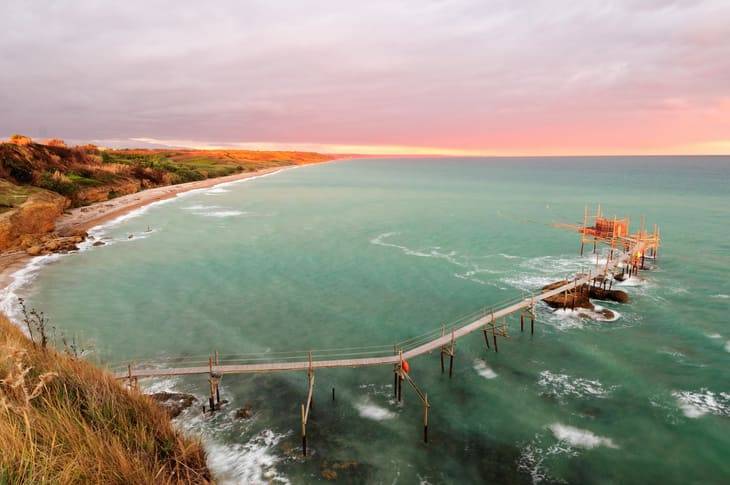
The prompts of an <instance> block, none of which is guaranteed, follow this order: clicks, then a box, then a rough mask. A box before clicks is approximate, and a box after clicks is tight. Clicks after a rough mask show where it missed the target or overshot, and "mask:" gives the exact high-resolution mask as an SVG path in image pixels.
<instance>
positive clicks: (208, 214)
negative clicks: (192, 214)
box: [198, 210, 246, 218]
mask: <svg viewBox="0 0 730 485" xmlns="http://www.w3.org/2000/svg"><path fill="white" fill-rule="evenodd" d="M198 214H199V215H201V216H205V217H218V218H223V217H236V216H242V215H244V214H246V213H245V212H243V211H237V210H220V211H211V212H199V213H198Z"/></svg>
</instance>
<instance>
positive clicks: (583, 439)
mask: <svg viewBox="0 0 730 485" xmlns="http://www.w3.org/2000/svg"><path fill="white" fill-rule="evenodd" d="M549 428H550V431H552V432H553V435H554V436H555V437H556V438H557V439H558V440H560V441H564V442H565V443H567V444H569V445H570V446H574V447H576V448H586V449H591V448H595V447H597V446H607V447H608V448H618V446H617V445H616V444H615V443H614V442H613V440H611V438H605V437H603V436H598V435H596V434H594V433H593V432H592V431H588V430H587V429H580V428H576V427H573V426H568V425H565V424H560V423H554V424H551V425H550V426H549Z"/></svg>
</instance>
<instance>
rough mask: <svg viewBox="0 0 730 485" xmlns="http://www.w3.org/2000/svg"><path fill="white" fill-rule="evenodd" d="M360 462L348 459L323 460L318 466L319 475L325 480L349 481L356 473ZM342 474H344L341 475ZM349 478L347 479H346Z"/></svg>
mask: <svg viewBox="0 0 730 485" xmlns="http://www.w3.org/2000/svg"><path fill="white" fill-rule="evenodd" d="M360 467H361V466H360V463H358V462H356V461H354V460H350V461H324V462H322V465H321V466H320V469H319V470H320V475H322V478H324V479H325V480H338V479H339V480H344V481H346V482H349V481H350V480H351V479H352V477H356V476H357V475H358V470H359V469H360ZM342 475H344V476H342ZM348 478H349V479H348Z"/></svg>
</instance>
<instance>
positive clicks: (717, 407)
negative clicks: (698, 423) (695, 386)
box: [672, 388, 730, 418]
mask: <svg viewBox="0 0 730 485" xmlns="http://www.w3.org/2000/svg"><path fill="white" fill-rule="evenodd" d="M672 396H674V398H675V399H676V400H677V404H678V406H679V408H680V409H681V410H682V412H683V413H684V415H685V416H687V417H688V418H699V417H700V416H704V415H705V414H714V415H716V416H727V417H730V393H727V392H721V393H719V394H715V393H714V392H712V391H709V390H707V389H704V388H703V389H701V390H700V391H699V392H691V391H674V392H672Z"/></svg>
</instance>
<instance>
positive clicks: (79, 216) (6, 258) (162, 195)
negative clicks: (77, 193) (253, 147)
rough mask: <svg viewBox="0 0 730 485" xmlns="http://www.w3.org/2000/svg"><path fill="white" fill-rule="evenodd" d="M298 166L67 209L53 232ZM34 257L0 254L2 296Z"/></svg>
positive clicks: (99, 222)
mask: <svg viewBox="0 0 730 485" xmlns="http://www.w3.org/2000/svg"><path fill="white" fill-rule="evenodd" d="M335 160H341V159H335ZM335 160H328V161H325V162H318V163H316V165H318V164H319V163H329V162H332V161H335ZM306 165H315V164H306ZM301 166H305V165H296V164H292V165H283V166H280V167H270V168H264V169H261V170H257V171H255V172H244V173H237V174H233V175H226V176H224V177H215V178H209V179H205V180H196V181H195V182H186V183H183V184H177V185H165V186H162V187H154V188H151V189H145V190H141V191H139V192H135V193H133V194H128V195H123V196H121V197H116V198H114V199H110V200H105V201H102V202H96V203H94V204H91V205H87V206H83V207H77V208H75V209H71V210H70V211H68V212H65V213H64V214H62V215H61V216H60V217H59V218H58V219H56V225H55V229H54V231H55V232H57V233H58V234H60V235H66V234H71V233H74V232H76V231H89V230H91V229H93V228H95V227H98V226H101V225H103V224H105V223H107V222H110V221H112V220H114V219H116V218H118V217H121V216H123V215H126V214H129V213H130V212H133V211H135V210H137V209H140V208H142V207H145V206H148V205H150V204H153V203H155V202H160V201H163V200H167V199H171V198H173V197H177V196H178V195H179V194H182V193H185V192H190V191H192V190H200V189H209V188H213V187H215V186H217V185H221V184H226V183H231V182H238V181H241V180H246V179H250V178H255V177H261V176H264V175H270V174H273V173H276V172H280V171H282V170H289V169H292V168H295V167H301ZM35 257H36V256H30V255H29V254H27V253H26V252H25V251H12V252H7V253H4V254H0V293H5V292H6V291H7V290H8V288H9V287H10V286H11V285H12V284H13V283H14V282H15V278H14V276H13V275H14V274H15V273H16V272H18V271H20V270H22V269H24V268H25V267H27V265H28V263H30V262H31V261H32V260H33V259H34V258H35Z"/></svg>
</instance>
